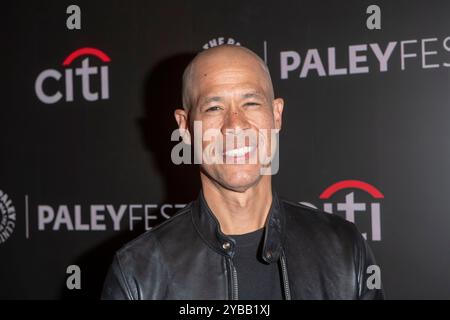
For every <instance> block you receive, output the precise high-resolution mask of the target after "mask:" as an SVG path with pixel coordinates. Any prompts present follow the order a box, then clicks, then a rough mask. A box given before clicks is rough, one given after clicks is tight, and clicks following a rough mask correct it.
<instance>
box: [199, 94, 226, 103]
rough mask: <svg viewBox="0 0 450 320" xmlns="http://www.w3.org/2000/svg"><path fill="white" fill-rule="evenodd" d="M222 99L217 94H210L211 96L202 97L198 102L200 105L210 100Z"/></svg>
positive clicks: (219, 100)
mask: <svg viewBox="0 0 450 320" xmlns="http://www.w3.org/2000/svg"><path fill="white" fill-rule="evenodd" d="M221 101H223V98H222V97H219V96H212V97H204V98H201V99H200V104H201V105H205V104H208V103H210V102H221Z"/></svg>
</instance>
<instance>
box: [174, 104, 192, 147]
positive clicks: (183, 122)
mask: <svg viewBox="0 0 450 320" xmlns="http://www.w3.org/2000/svg"><path fill="white" fill-rule="evenodd" d="M174 116H175V121H176V122H177V124H178V129H179V130H180V136H181V137H182V138H183V142H184V143H186V144H191V135H190V133H189V125H188V124H189V122H188V113H187V112H186V110H184V109H176V110H175V112H174Z"/></svg>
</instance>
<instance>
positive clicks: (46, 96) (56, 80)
mask: <svg viewBox="0 0 450 320" xmlns="http://www.w3.org/2000/svg"><path fill="white" fill-rule="evenodd" d="M79 58H80V59H81V66H80V67H78V68H75V67H73V65H72V63H73V62H74V61H75V60H78V59H79ZM92 58H94V60H95V61H96V62H97V63H98V61H100V62H101V63H103V64H104V65H101V66H96V65H93V64H92V62H91V59H92ZM109 62H111V59H110V58H109V56H107V55H106V54H105V53H104V52H103V51H101V50H99V49H95V48H81V49H78V50H75V51H74V52H72V53H71V54H69V55H68V56H67V57H66V58H65V59H64V61H63V62H62V67H63V70H61V69H46V70H44V71H42V72H41V73H40V74H39V75H38V76H37V78H36V81H35V84H34V89H35V92H36V96H37V97H38V99H39V100H40V101H41V102H43V103H46V104H53V103H57V102H58V101H60V100H61V99H63V98H64V100H65V101H66V102H71V101H74V99H75V98H76V96H77V95H76V94H75V92H76V90H77V88H80V87H81V95H82V97H83V98H84V99H85V100H87V101H97V100H107V99H109V66H108V64H106V65H105V63H109ZM71 66H72V67H71ZM61 78H63V79H61ZM78 79H79V80H78ZM77 80H78V81H77ZM80 81H81V86H80ZM92 85H93V86H92ZM49 87H50V88H49ZM93 87H98V88H99V89H100V91H99V92H97V91H94V90H93Z"/></svg>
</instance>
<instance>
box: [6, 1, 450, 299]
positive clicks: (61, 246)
mask: <svg viewBox="0 0 450 320" xmlns="http://www.w3.org/2000/svg"><path fill="white" fill-rule="evenodd" d="M70 4H77V5H78V6H79V7H80V8H81V30H68V29H67V28H66V19H67V17H68V14H66V8H67V6H69V5H70ZM371 4H377V5H378V6H379V7H380V8H381V30H369V29H368V28H367V27H366V20H367V18H368V17H369V15H368V14H366V8H367V7H368V6H369V5H371ZM2 6H3V9H2V11H1V17H2V24H4V27H3V28H2V34H3V36H2V39H3V41H2V49H3V50H2V56H3V59H2V63H3V67H2V74H3V76H2V77H1V88H2V100H1V108H0V119H1V125H0V143H1V152H2V153H1V158H0V159H1V165H0V190H1V192H0V200H1V201H0V214H1V217H0V218H1V220H0V298H43V299H53V298H92V299H97V298H98V297H99V294H100V290H101V286H102V282H103V279H104V276H105V273H106V270H107V267H108V265H109V263H110V261H111V258H112V254H113V252H114V251H115V250H117V249H118V248H119V247H120V246H121V245H123V244H124V243H126V242H127V241H129V240H130V239H132V238H133V237H135V236H137V235H138V234H140V233H142V232H144V231H145V229H146V228H149V227H151V226H154V225H155V224H156V223H158V222H161V221H164V220H165V219H166V218H168V217H169V216H170V215H172V214H173V213H174V212H175V211H176V210H177V208H179V207H181V206H182V205H183V204H186V203H187V202H188V201H190V200H192V199H193V198H194V197H196V196H197V193H198V190H199V182H198V177H197V173H196V168H195V167H193V166H176V165H174V164H172V162H171V161H170V151H171V149H172V147H173V146H174V145H175V144H176V142H171V141H170V135H171V132H172V130H173V129H175V127H176V126H175V121H174V120H173V115H172V114H173V110H174V109H175V108H176V107H177V106H180V104H181V92H180V88H181V81H180V80H181V79H180V77H181V73H182V71H183V68H184V67H185V66H186V64H187V63H188V61H189V60H190V59H191V58H192V56H193V54H194V53H195V52H198V51H200V50H203V49H204V48H206V47H210V46H214V45H218V44H220V43H222V42H225V43H236V42H237V43H239V44H241V45H244V46H246V47H248V48H250V49H252V50H254V51H255V52H256V53H257V54H259V55H260V56H261V57H262V58H264V59H266V61H267V63H268V66H269V68H270V70H271V74H272V78H273V82H274V86H275V91H276V95H277V96H280V97H283V98H284V99H285V103H286V106H285V112H284V124H283V125H284V126H283V130H282V132H281V136H280V141H281V142H280V143H281V147H280V171H279V173H278V174H277V175H276V176H275V177H274V184H275V188H276V190H277V191H278V193H279V194H280V195H282V196H284V197H285V198H288V199H290V200H293V201H298V202H308V203H309V204H312V205H314V206H316V207H319V208H321V209H324V208H325V209H326V210H327V211H333V212H334V214H339V215H342V216H343V217H346V218H347V219H350V220H354V221H355V223H356V224H357V226H358V228H359V229H360V231H361V232H363V233H365V235H366V236H367V239H368V241H369V243H370V245H371V247H372V248H373V251H374V252H375V255H376V257H377V260H378V263H379V265H380V267H381V272H382V278H383V282H384V287H385V291H386V294H387V298H391V299H403V298H404V299H418V298H425V299H429V298H438V299H445V298H446V299H449V298H450V271H449V270H450V250H449V244H450V233H449V227H450V214H449V212H450V201H449V199H450V197H449V196H448V193H449V191H450V146H449V136H450V105H449V103H450V69H449V66H450V38H449V37H450V19H449V18H448V14H449V12H450V2H448V1H376V2H371V1H203V0H201V1H200V0H199V1H182V0H179V1H173V0H165V1H144V0H142V1H138V0H132V1H76V2H73V3H72V2H68V1H14V2H9V3H8V4H3V5H2ZM394 42H395V44H391V46H394V47H393V50H392V53H391V54H390V55H389V59H387V62H386V66H385V68H384V69H383V68H382V67H380V66H381V65H380V62H379V60H378V58H377V56H376V48H379V50H380V52H381V53H386V52H387V51H386V49H387V48H388V45H389V44H390V43H394ZM358 45H359V46H358ZM83 48H91V49H96V50H99V51H92V50H91V51H77V50H78V49H83ZM330 48H334V55H333V54H330V55H329V52H331V53H332V51H333V49H330ZM374 48H375V49H374ZM402 48H403V52H402ZM314 49H315V50H314ZM74 52H75V53H79V54H80V56H78V57H77V56H76V57H75V59H74V60H73V61H72V62H71V63H66V65H64V61H65V59H66V58H67V57H69V55H70V54H71V53H74ZM86 53H88V55H86ZM92 53H97V55H92ZM98 53H103V54H104V55H102V54H100V55H99V54H98ZM408 55H413V56H408ZM414 55H415V56H414ZM352 56H353V58H351V57H352ZM102 57H103V59H102ZM105 57H106V58H105ZM286 57H290V58H286ZM294 57H299V58H300V61H299V62H300V63H299V65H298V67H297V68H295V65H294V66H293V65H292V64H293V63H294V62H295V58H294ZM333 57H335V65H336V68H337V69H339V70H341V69H342V68H345V69H346V70H343V71H341V73H345V74H340V75H337V74H333V73H336V72H333V71H332V70H330V68H331V69H333V68H332V64H333V63H332V62H330V61H331V60H332V59H333ZM358 57H359V58H358ZM330 59H331V60H330ZM355 59H356V60H355ZM358 59H359V61H357V60H358ZM108 60H109V61H108ZM66 62H67V61H66ZM85 62H87V63H88V64H89V66H90V67H91V68H92V69H90V70H91V71H92V72H93V73H94V72H97V74H92V75H91V76H90V78H89V81H87V80H86V79H85V80H86V81H84V80H83V76H81V75H76V72H77V69H78V70H79V71H78V72H81V73H82V72H84V71H80V70H82V69H81V68H82V63H85ZM283 64H284V65H285V66H286V67H287V68H292V69H294V70H292V71H287V70H286V69H285V67H282V66H283ZM289 66H290V67H289ZM322 66H323V69H322ZM366 68H367V69H366ZM45 70H53V71H48V72H47V73H44V75H43V76H42V77H44V76H45V75H49V74H50V75H51V76H50V77H48V78H45V79H44V78H42V79H44V82H43V84H42V90H43V91H44V93H43V94H45V95H47V96H52V95H53V94H56V93H57V92H60V94H61V98H60V99H59V100H58V101H57V102H55V103H51V104H48V103H45V102H43V101H42V100H45V97H44V99H42V94H41V95H40V96H39V93H37V91H36V85H37V82H38V79H39V76H40V75H42V73H43V72H45ZM86 70H89V69H85V71H86ZM100 70H106V71H104V72H107V76H106V75H105V74H102V75H101V76H100V72H101V71H100ZM5 71H6V74H5ZM70 72H72V73H73V77H67V78H66V74H69V75H70ZM86 72H88V71H86ZM337 72H338V73H339V71H337ZM58 75H60V76H61V78H60V79H59V80H57V79H56V78H58ZM51 77H53V78H51ZM55 77H56V78H55ZM71 79H72V81H71ZM83 81H84V84H83ZM71 82H72V85H71ZM83 85H84V86H85V88H84V89H83ZM102 85H103V88H102ZM38 87H39V85H38ZM70 87H72V88H73V90H72V94H71V93H70ZM83 90H84V91H83ZM38 91H39V90H38ZM95 93H98V96H97V97H95ZM40 97H41V99H40ZM56 98H58V97H57V96H55V99H56ZM94 98H96V99H94ZM89 99H91V100H92V99H94V100H95V101H89ZM329 187H330V189H328V188H329ZM352 208H353V211H352ZM352 213H353V214H354V215H353V216H354V218H352ZM114 219H115V220H114ZM73 264H75V265H78V266H79V267H80V268H81V279H82V280H81V284H82V288H81V290H68V289H67V288H66V278H67V276H68V275H67V274H66V268H67V267H68V266H69V265H73Z"/></svg>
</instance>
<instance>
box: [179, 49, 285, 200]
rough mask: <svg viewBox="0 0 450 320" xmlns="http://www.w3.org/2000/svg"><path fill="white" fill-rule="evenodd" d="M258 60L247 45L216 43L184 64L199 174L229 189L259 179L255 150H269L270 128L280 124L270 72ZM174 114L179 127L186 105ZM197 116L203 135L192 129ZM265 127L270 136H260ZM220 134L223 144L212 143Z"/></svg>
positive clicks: (280, 106) (280, 107) (259, 152)
mask: <svg viewBox="0 0 450 320" xmlns="http://www.w3.org/2000/svg"><path fill="white" fill-rule="evenodd" d="M262 63H263V62H262V61H261V60H260V59H259V58H258V57H257V56H256V55H255V54H254V53H252V52H251V51H249V50H248V49H244V48H241V47H236V46H221V47H216V48H213V49H209V50H207V51H205V52H203V53H202V54H200V55H199V56H197V58H196V59H194V61H193V63H192V66H191V69H189V70H188V72H189V73H190V74H189V79H190V81H189V97H188V100H189V104H190V106H189V107H190V110H189V117H188V123H189V129H190V130H189V131H190V132H191V133H194V134H193V138H194V140H195V139H201V140H202V146H203V150H204V152H203V155H202V157H203V161H202V164H201V174H202V175H203V176H202V178H206V179H211V180H213V182H215V183H217V184H219V185H220V186H222V187H224V188H226V189H229V190H234V191H238V192H243V191H245V190H247V189H248V188H250V187H252V186H253V185H255V184H256V183H258V181H260V179H261V177H262V175H261V167H262V166H263V163H262V161H261V157H260V156H261V155H262V154H264V155H270V154H271V147H273V146H271V144H273V143H274V142H273V141H271V139H270V129H279V128H280V127H281V114H282V110H283V100H282V99H275V100H274V99H273V89H272V84H271V81H270V76H269V75H268V72H266V71H265V70H264V67H263V64H262ZM175 114H176V118H177V121H178V124H179V125H180V127H183V117H186V119H187V110H177V112H176V113H175ZM197 121H200V123H201V127H202V128H201V132H202V137H198V136H195V132H194V130H193V124H194V122H197ZM184 125H187V124H184ZM261 129H264V130H261ZM264 131H266V133H268V134H266V135H265V136H266V137H269V139H261V137H262V135H261V133H262V132H264ZM219 140H220V141H223V146H221V144H217V141H219ZM197 151H198V150H197ZM208 155H209V156H210V157H212V158H214V159H215V160H217V159H220V160H221V161H219V163H217V162H218V161H215V162H216V163H211V161H208V159H205V156H208ZM205 160H206V161H205ZM205 162H206V163H205ZM213 162H214V161H213ZM220 162H222V163H220Z"/></svg>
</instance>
